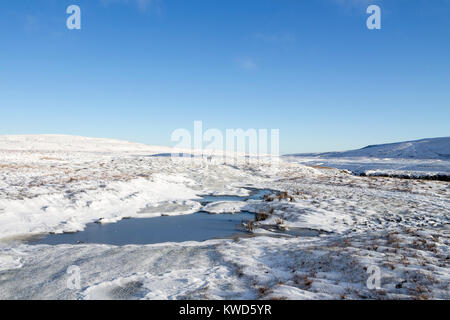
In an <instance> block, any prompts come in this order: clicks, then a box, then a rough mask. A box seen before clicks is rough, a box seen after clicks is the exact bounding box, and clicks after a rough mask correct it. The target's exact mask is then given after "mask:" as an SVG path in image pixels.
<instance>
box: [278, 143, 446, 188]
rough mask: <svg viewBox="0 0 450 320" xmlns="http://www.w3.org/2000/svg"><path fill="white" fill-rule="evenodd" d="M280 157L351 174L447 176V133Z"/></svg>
mask: <svg viewBox="0 0 450 320" xmlns="http://www.w3.org/2000/svg"><path fill="white" fill-rule="evenodd" d="M284 159H285V160H287V161H291V162H297V163H301V164H305V165H314V166H326V167H332V168H337V169H345V170H349V171H351V172H353V173H355V174H365V175H372V176H374V175H378V176H381V175H385V176H393V177H417V178H432V179H434V178H436V179H440V180H447V179H448V177H449V176H450V137H446V138H433V139H422V140H416V141H406V142H398V143H390V144H380V145H373V146H367V147H365V148H362V149H358V150H351V151H344V152H327V153H315V154H312V153H310V154H293V155H286V156H284Z"/></svg>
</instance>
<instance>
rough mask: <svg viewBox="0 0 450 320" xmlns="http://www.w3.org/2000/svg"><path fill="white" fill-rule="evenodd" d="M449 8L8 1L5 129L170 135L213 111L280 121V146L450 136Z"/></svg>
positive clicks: (323, 1) (258, 1) (226, 124)
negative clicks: (376, 14)
mask: <svg viewBox="0 0 450 320" xmlns="http://www.w3.org/2000/svg"><path fill="white" fill-rule="evenodd" d="M71 4H77V5H79V6H80V7H81V10H82V29H81V30H72V31H70V30H68V29H67V28H66V19H67V17H68V15H67V14H66V8H67V7H68V6H69V5H71ZM369 4H377V5H379V6H380V7H381V9H382V29H381V30H372V31H371V30H368V29H367V28H366V19H367V17H368V16H369V15H368V14H366V12H365V11H366V8H367V6H368V5H369ZM449 17H450V0H432V1H430V0H414V1H411V0H384V1H376V0H373V1H367V0H308V1H300V0H189V1H185V0H159V1H157V0H152V1H146V0H68V1H66V0H2V1H1V2H0V111H1V122H0V123H1V126H0V134H37V133H58V134H73V135H83V136H94V137H109V138H119V139H125V140H131V141H139V142H144V143H149V144H155V145H173V143H171V141H170V134H171V132H172V131H173V130H174V129H177V128H187V129H191V130H192V128H193V121H194V120H202V121H203V123H204V126H205V127H206V128H219V129H225V128H243V129H247V128H279V129H280V139H281V141H280V147H281V152H282V153H293V152H314V151H331V150H345V149H352V148H358V147H363V146H365V145H368V144H376V143H385V142H394V141H402V140H410V139H419V138H425V137H437V136H449V135H450V130H449V127H450V126H449V123H450V121H449V119H450V18H449Z"/></svg>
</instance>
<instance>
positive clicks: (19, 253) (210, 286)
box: [0, 136, 450, 299]
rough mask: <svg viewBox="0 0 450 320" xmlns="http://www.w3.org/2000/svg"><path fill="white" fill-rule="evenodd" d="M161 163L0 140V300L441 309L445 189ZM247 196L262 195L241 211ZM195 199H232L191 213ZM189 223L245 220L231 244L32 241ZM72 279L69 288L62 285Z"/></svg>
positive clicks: (445, 284) (79, 145)
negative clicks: (200, 216)
mask: <svg viewBox="0 0 450 320" xmlns="http://www.w3.org/2000/svg"><path fill="white" fill-rule="evenodd" d="M170 152H171V150H170V149H168V148H162V147H152V146H146V145H142V144H136V143H128V142H121V141H115V140H106V139H90V138H81V137H70V136H2V137H0V299H16V298H22V299H185V298H193V299H213V298H218V299H240V298H248V299H433V298H439V299H449V298H450V296H449V281H450V269H449V261H450V260H449V259H450V252H449V242H450V239H449V232H450V229H449V226H450V224H449V213H450V198H449V195H450V185H449V183H448V182H446V181H433V180H416V179H398V178H391V177H376V176H374V177H361V176H356V175H352V174H350V173H349V172H348V171H346V170H340V169H332V168H327V167H323V166H305V165H302V164H300V163H296V162H288V161H282V162H281V163H279V164H278V165H277V166H273V165H272V164H271V163H267V162H263V161H261V162H258V161H256V160H255V159H249V160H248V161H242V162H239V163H238V164H234V163H224V161H223V159H221V158H214V159H213V160H212V161H207V160H205V159H202V158H179V159H172V158H170V157H165V156H154V155H157V154H163V153H170ZM420 161H422V163H424V164H426V163H427V161H429V160H424V159H421V160H420ZM430 161H436V159H434V160H430ZM254 188H256V189H263V190H266V191H267V190H269V192H265V193H264V195H263V196H262V197H260V198H256V197H253V198H252V197H251V194H252V190H255V189H254ZM207 195H214V196H220V195H227V196H236V199H234V198H232V197H228V198H226V197H224V198H222V199H221V198H220V197H218V199H221V200H220V201H216V202H208V203H204V202H202V199H204V196H207ZM198 211H207V212H209V213H211V214H216V215H227V214H232V213H236V212H239V211H246V212H250V213H254V215H252V216H253V217H254V219H252V220H248V221H244V222H243V226H242V228H241V229H242V230H239V231H238V232H237V234H236V235H235V236H233V237H228V238H224V239H210V240H207V241H203V242H198V241H186V242H162V243H157V244H148V245H136V244H129V245H123V246H115V245H110V244H98V243H79V244H69V243H67V244H60V245H46V244H35V243H33V241H32V239H33V238H34V237H36V236H42V235H45V234H49V233H56V234H62V233H67V232H77V231H81V230H83V229H85V228H86V225H88V224H90V223H92V222H97V223H98V224H100V225H102V224H106V223H115V222H117V221H119V220H121V219H124V218H131V219H142V218H151V219H154V218H152V217H158V216H161V215H164V216H170V217H167V219H176V217H177V216H179V215H190V214H195V213H196V212H198ZM237 230H238V228H237ZM73 266H75V267H77V268H78V270H79V271H80V273H79V276H80V281H79V284H80V285H79V286H77V287H73V286H69V285H68V279H69V277H70V276H71V274H69V273H68V272H67V271H68V270H69V269H70V267H73ZM373 270H375V271H377V270H378V271H379V280H380V282H379V284H377V281H374V282H371V280H372V279H374V277H373V276H374V274H372V273H371V272H372V271H373ZM375 273H377V272H375ZM368 280H369V281H368ZM374 284H375V286H374Z"/></svg>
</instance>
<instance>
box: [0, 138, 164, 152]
mask: <svg viewBox="0 0 450 320" xmlns="http://www.w3.org/2000/svg"><path fill="white" fill-rule="evenodd" d="M0 151H50V152H64V151H70V152H115V153H130V152H133V153H136V152H138V153H140V152H143V153H148V154H154V153H160V152H170V151H171V148H169V147H159V146H149V145H146V144H142V143H134V142H128V141H121V140H114V139H102V138H87V137H78V136H68V135H46V134H43V135H5V136H0Z"/></svg>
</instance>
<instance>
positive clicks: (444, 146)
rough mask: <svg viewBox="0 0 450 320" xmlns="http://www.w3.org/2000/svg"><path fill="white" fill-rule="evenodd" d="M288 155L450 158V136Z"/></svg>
mask: <svg viewBox="0 0 450 320" xmlns="http://www.w3.org/2000/svg"><path fill="white" fill-rule="evenodd" d="M286 156H288V157H318V158H356V157H358V158H361V157H364V158H381V159H383V158H390V159H441V160H450V137H444V138H430V139H421V140H415V141H405V142H397V143H388V144H379V145H371V146H367V147H365V148H362V149H357V150H350V151H343V152H326V153H309V154H305V153H303V154H291V155H286Z"/></svg>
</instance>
